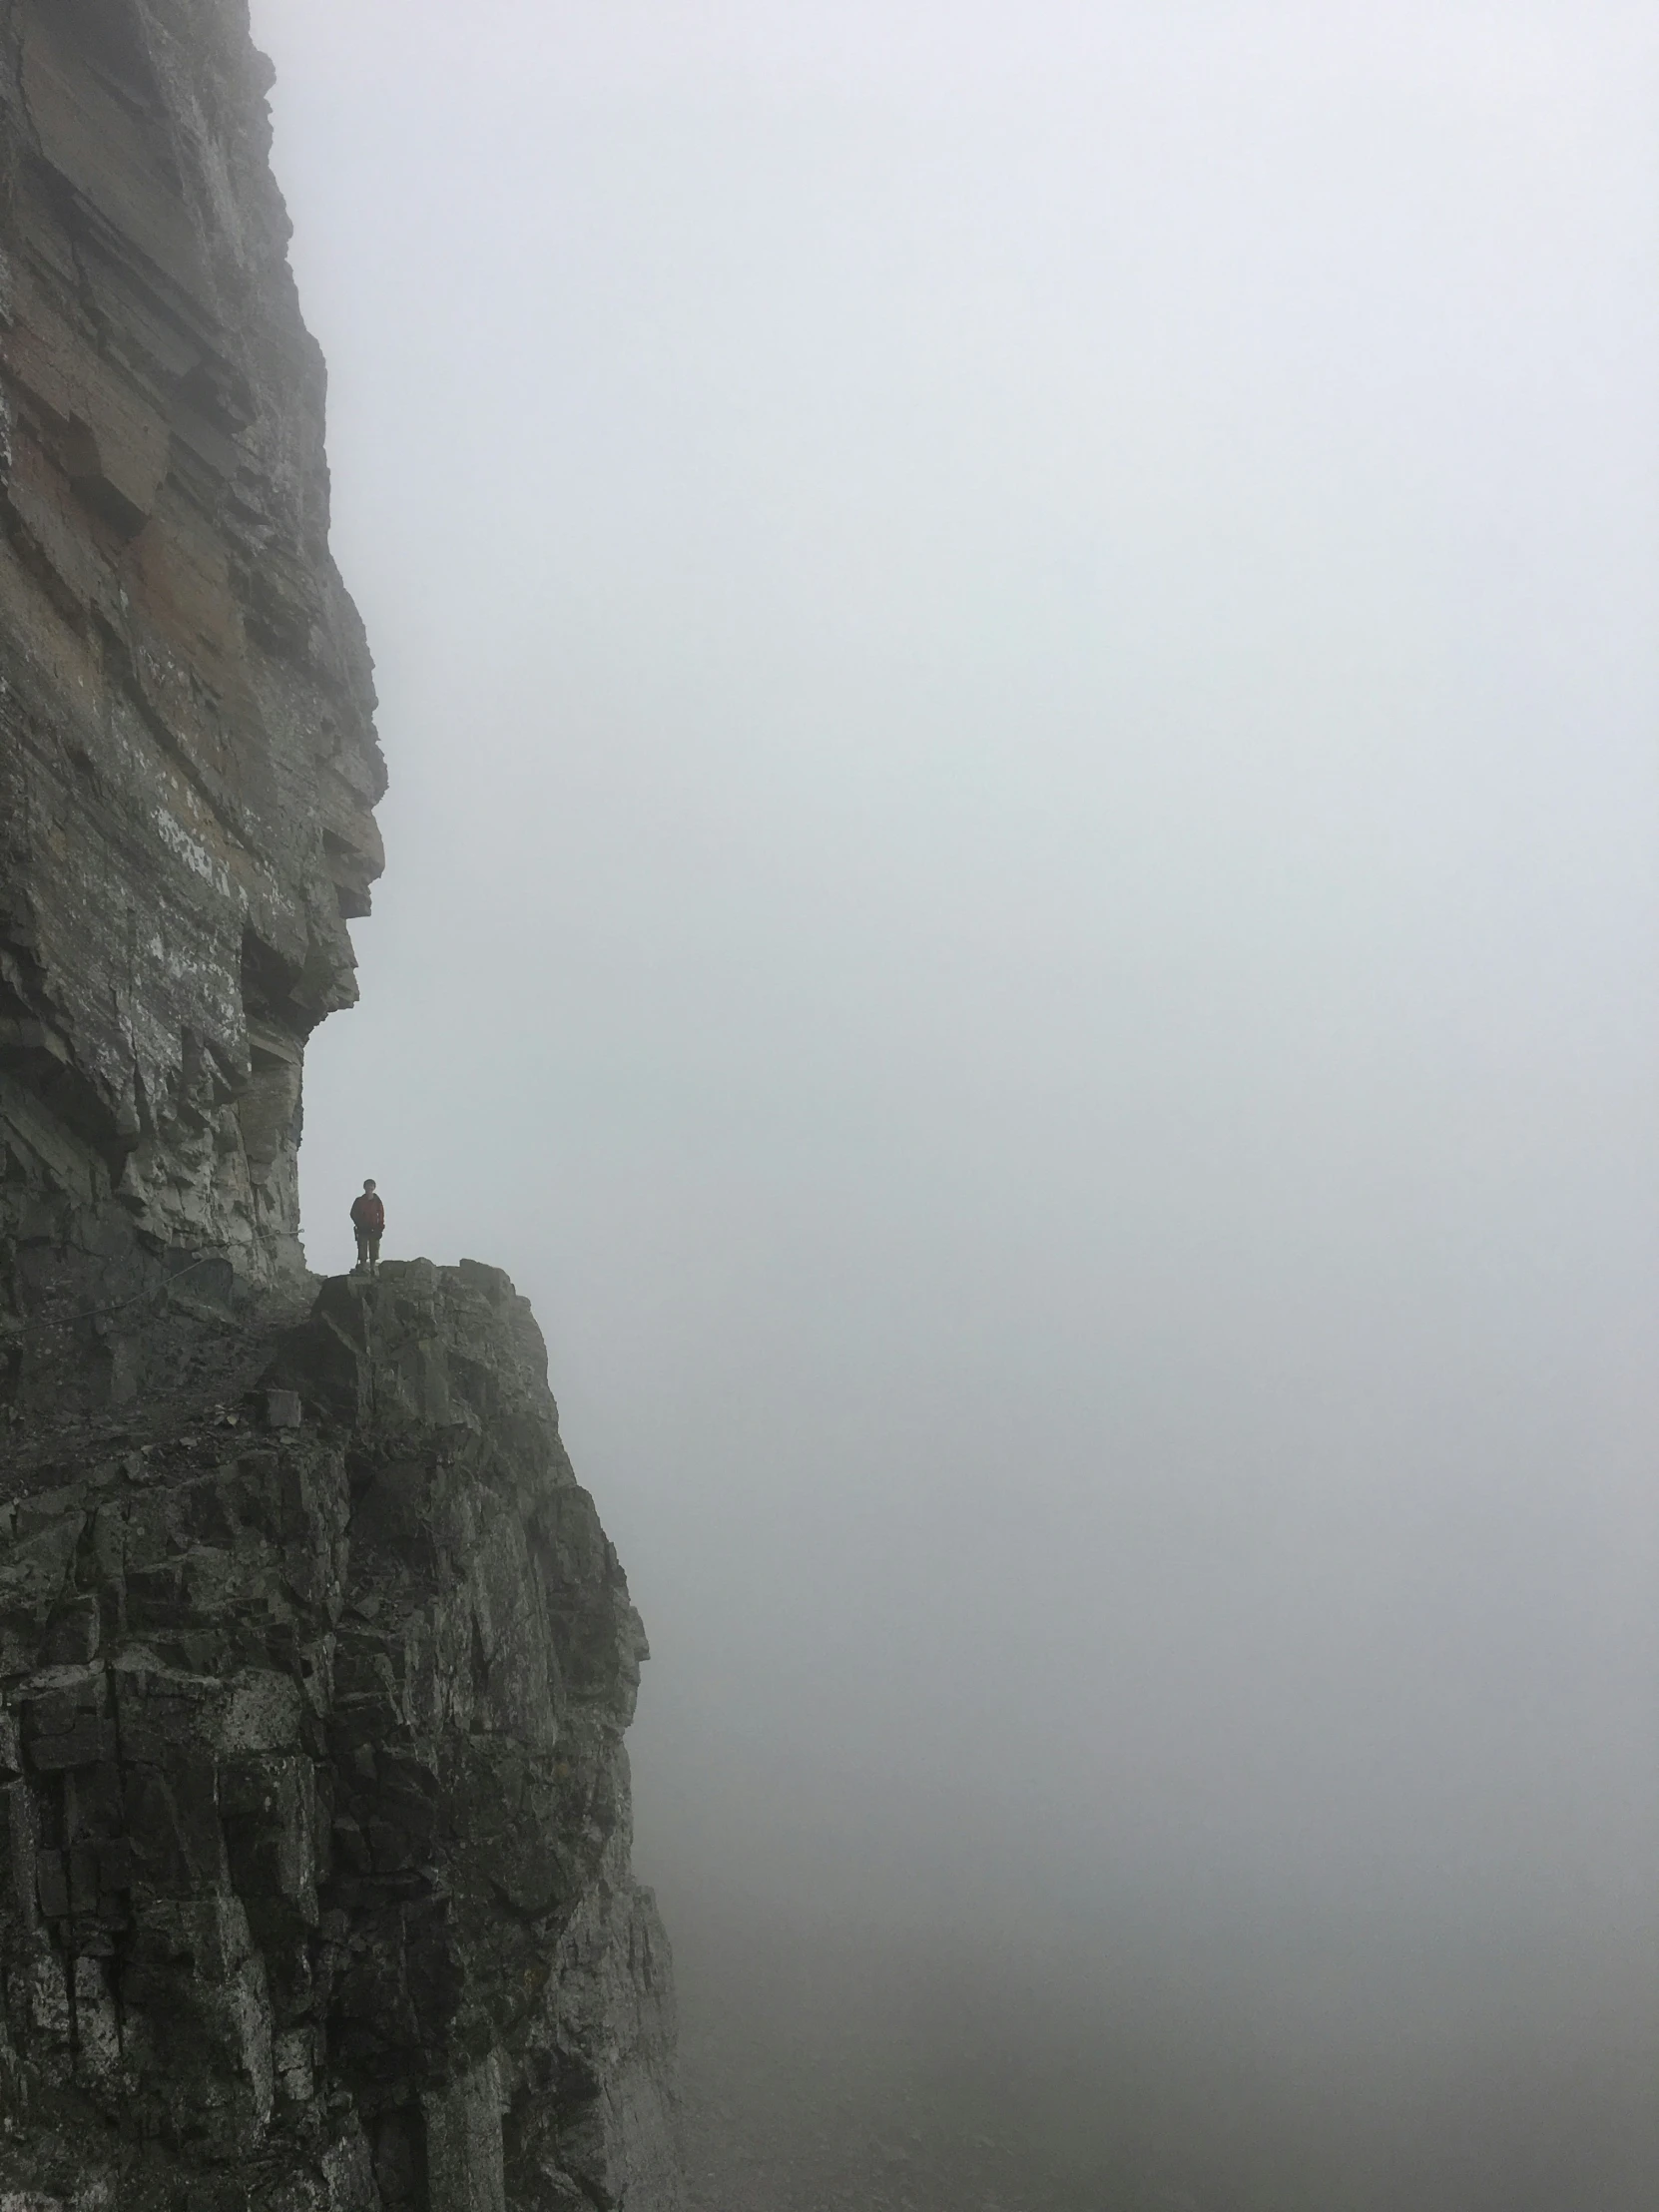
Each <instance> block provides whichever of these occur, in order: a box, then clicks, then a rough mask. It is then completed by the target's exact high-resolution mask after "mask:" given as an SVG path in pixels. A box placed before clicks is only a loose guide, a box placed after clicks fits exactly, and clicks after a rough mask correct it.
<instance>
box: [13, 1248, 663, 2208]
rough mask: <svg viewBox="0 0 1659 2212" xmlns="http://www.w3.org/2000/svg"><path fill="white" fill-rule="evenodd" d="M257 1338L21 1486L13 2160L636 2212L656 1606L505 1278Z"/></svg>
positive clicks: (164, 2203) (423, 1280)
mask: <svg viewBox="0 0 1659 2212" xmlns="http://www.w3.org/2000/svg"><path fill="white" fill-rule="evenodd" d="M269 1349H270V1350H271V1357H270V1358H269V1360H268V1362H267V1365H266V1368H265V1370H264V1372H263V1374H262V1377H261V1386H260V1387H258V1388H256V1389H254V1390H252V1391H251V1392H250V1393H248V1395H247V1396H246V1397H245V1399H244V1400H243V1401H242V1402H243V1404H244V1405H245V1406H246V1407H247V1408H248V1409H249V1417H248V1418H244V1417H243V1416H242V1415H237V1416H234V1417H235V1418H236V1425H235V1426H234V1427H233V1426H231V1425H230V1421H231V1419H232V1417H233V1416H232V1415H231V1414H230V1413H228V1412H226V1411H223V1410H221V1411H219V1412H217V1414H216V1413H215V1412H213V1411H207V1409H205V1408H202V1407H200V1406H198V1407H197V1408H196V1412H197V1417H196V1418H192V1417H191V1412H192V1408H191V1406H190V1404H189V1403H188V1402H187V1403H185V1404H182V1405H181V1406H180V1407H179V1408H178V1409H177V1410H178V1412H179V1413H180V1414H181V1415H182V1416H183V1417H182V1418H180V1419H179V1420H177V1421H176V1422H173V1423H169V1422H168V1421H166V1420H165V1418H164V1419H163V1421H162V1422H161V1434H160V1435H159V1436H157V1435H156V1434H152V1435H151V1437H150V1439H149V1440H148V1441H146V1442H142V1443H137V1444H135V1443H134V1442H132V1441H131V1440H129V1439H127V1438H124V1437H120V1436H111V1435H109V1434H107V1433H102V1434H101V1433H99V1432H97V1431H96V1429H95V1430H93V1431H92V1432H91V1433H89V1434H88V1435H87V1436H85V1437H84V1438H82V1439H81V1440H80V1441H79V1442H78V1443H71V1445H70V1447H69V1448H68V1450H67V1451H66V1452H61V1453H60V1454H59V1455H58V1456H55V1457H48V1456H36V1457H35V1458H34V1459H33V1460H32V1463H29V1464H26V1465H22V1466H20V1467H19V1468H18V1470H17V1472H16V1475H15V1477H14V1479H13V1480H12V1481H11V1483H10V1484H9V1485H8V1487H9V1489H10V1491H11V1495H10V1496H9V1497H8V1499H7V1502H6V1505H5V1512H6V1514H7V1516H8V1518H9V1524H10V1540H9V1542H8V1543H7V1546H6V1549H5V1553H4V1559H3V1563H0V1760H3V1762H4V1772H5V1775H6V1777H7V1781H6V1787H5V1791H4V1805H5V1820H4V1844H5V1867H4V1883H3V1887H0V1973H3V1994H4V2015H5V2025H6V2031H7V2042H6V2047H5V2049H4V2050H3V2052H0V2065H3V2068H4V2088H5V2102H6V2110H7V2113H8V2116H9V2125H8V2130H7V2133H6V2135H5V2136H4V2137H0V2187H5V2188H11V2189H16V2190H23V2191H26V2192H29V2194H28V2195H27V2197H26V2199H25V2201H27V2202H28V2203H29V2204H30V2206H31V2212H33V2208H34V2207H35V2206H37V2205H38V2206H41V2207H45V2206H49V2205H50V2206H57V2205H63V2206H69V2205H75V2206H77V2207H79V2206H82V2205H93V2204H101V2205H109V2206H112V2207H114V2206H120V2207H122V2208H124V2212H125V2208H128V2207H131V2208H132V2212H151V2208H152V2207H154V2208H155V2212H163V2208H170V2212H171V2208H172V2207H175V2206H178V2205H188V2206H189V2207H190V2208H191V2212H232V2208H233V2207H235V2208H238V2212H240V2208H242V2207H244V2206H247V2207H250V2208H253V2212H267V2208H269V2212H278V2208H280V2212H300V2208H301V2207H304V2208H307V2212H309V2208H316V2212H321V2208H322V2207H331V2208H339V2212H345V2208H348V2207H349V2208H351V2212H358V2208H362V2212H368V2208H370V2207H385V2208H387V2212H391V2208H394V2207H397V2208H401V2207H411V2208H419V2212H462V2208H465V2212H474V2208H477V2212H486V2208H502V2212H504V2208H505V2207H507V2206H509V2205H510V2206H514V2207H524V2208H525V2212H532V2208H533V2212H543V2208H546V2212H552V2208H554V2207H577V2206H583V2205H597V2206H610V2205H617V2206H627V2207H631V2208H638V2212H647V2208H651V2212H657V2208H664V2212H666V2208H670V2207H673V2206H675V2205H676V2204H677V2203H678V2201H679V2180H678V2169H677V2158H676V2149H675V2138H674V2099H673V2091H672V2084H671V2063H672V2042H673V1998H672V1989H671V1984H670V1978H669V1962H668V1952H667V1945H666V1941H665V1938H664V1936H663V1934H662V1930H661V1927H660V1924H659V1922H658V1920H657V1915H656V1911H655V1908H654V1906H653V1903H652V1901H651V1898H650V1895H649V1893H648V1892H646V1891H644V1890H642V1889H640V1888H639V1887H638V1886H637V1885H636V1884H635V1883H634V1882H633V1880H632V1878H631V1876H630V1874H629V1870H628V1835H629V1828H628V1818H629V1816H628V1772H627V1761H626V1754H625V1752H624V1749H623V1743H622V1733H623V1730H624V1729H625V1728H626V1726H627V1724H628V1721H629V1719H630V1717H631V1715H632V1710H633V1701H634V1693H635V1690H636V1688H637V1685H638V1680H639V1662H640V1659H641V1658H642V1656H643V1655H644V1648H645V1647H644V1638H643V1636H642V1633H641V1630H640V1624H639V1619H638V1616H637V1615H636V1614H635V1612H634V1609H633V1607H632V1605H631V1604H630V1602H629V1598H628V1590H627V1584H626V1582H625V1580H624V1578H623V1574H622V1570H621V1568H620V1566H619V1565H618V1562H617V1558H616V1554H615V1552H614V1551H613V1549H612V1548H611V1545H610V1544H609V1542H608V1541H607V1539H606V1537H605V1534H604V1531H603V1530H602V1528H601V1527H600V1525H599V1520H598V1516H597V1514H596V1513H595V1511H594V1506H593V1501H592V1499H591V1498H590V1497H589V1496H588V1494H587V1492H586V1491H585V1490H583V1489H582V1488H581V1487H580V1486H579V1485H578V1483H577V1482H576V1479H575V1477H574V1475H573V1473H572V1472H571V1469H570V1465H569V1462H568V1460H567V1458H566V1456H565V1453H564V1449H563V1446H562V1445H561V1443H560V1441H559V1434H558V1426H557V1419H556V1415H555V1412H554V1407H553V1401H552V1398H551V1396H550V1395H549V1393H548V1390H547V1386H546V1381H545V1356H544V1354H543V1350H542V1344H541V1338H540V1335H539V1333H538V1331H537V1329H536V1326H535V1323H534V1321H533V1319H532V1318H531V1315H530V1311H529V1308H528V1306H527V1305H526V1304H525V1302H524V1301H523V1300H522V1299H520V1298H519V1297H518V1296H517V1295H516V1293H515V1292H514V1291H513V1288H512V1286H511V1284H510V1283H509V1282H508V1281H507V1279H506V1277H505V1276H503V1275H500V1274H499V1273H497V1272H496V1271H495V1270H493V1269H490V1268H485V1267H480V1266H477V1265H476V1264H474V1263H470V1262H463V1263H462V1264H461V1266H460V1267H459V1268H455V1269H440V1268H434V1267H432V1266H431V1265H430V1264H429V1263H426V1262H423V1261H412V1262H407V1263H403V1264H401V1265H388V1266H387V1267H386V1268H385V1269H384V1270H383V1271H382V1273H381V1275H380V1276H379V1278H378V1279H377V1280H375V1281H374V1282H372V1283H368V1282H362V1281H358V1280H352V1279H340V1280H336V1281H332V1282H329V1283H326V1284H324V1285H323V1287H322V1290H321V1292H320V1294H319V1296H318V1298H317V1300H316V1304H315V1307H314V1309H313V1311H312V1313H311V1315H310V1317H309V1318H308V1319H307V1320H306V1321H305V1322H304V1323H303V1324H302V1325H301V1326H299V1327H298V1328H296V1329H292V1330H290V1331H288V1332H286V1333H285V1334H284V1335H282V1336H281V1337H280V1338H278V1340H277V1343H276V1345H275V1347H274V1348H269ZM269 1384H276V1385H278V1386H282V1387H287V1388H291V1389H292V1390H294V1391H296V1392H297V1393H298V1395H299V1397H300V1401H301V1404H302V1406H303V1408H304V1418H303V1421H302V1423H301V1425H300V1426H298V1427H297V1428H295V1427H282V1428H278V1429H272V1428H270V1427H267V1426H262V1425H260V1419H259V1409H260V1406H261V1404H262V1401H263V1400H265V1398H266V1386H267V1385H269ZM158 1410H159V1411H160V1412H161V1413H163V1414H164V1415H165V1413H166V1411H167V1408H165V1407H163V1408H159V1409H158ZM204 1411H206V1418H205V1419H204V1418H203V1417H201V1416H202V1414H203V1412H204ZM152 1426H153V1427H154V1426H155V1423H154V1422H153V1423H152ZM181 2192H182V2193H181ZM0 2201H3V2200H0Z"/></svg>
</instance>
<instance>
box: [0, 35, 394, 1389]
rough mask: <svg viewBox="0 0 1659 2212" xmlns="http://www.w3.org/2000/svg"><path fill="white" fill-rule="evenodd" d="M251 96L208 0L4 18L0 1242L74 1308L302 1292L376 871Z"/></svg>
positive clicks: (347, 659) (348, 650) (358, 697)
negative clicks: (195, 1285) (94, 1301)
mask: <svg viewBox="0 0 1659 2212" xmlns="http://www.w3.org/2000/svg"><path fill="white" fill-rule="evenodd" d="M269 81H270V72H269V65H268V64H266V63H265V62H264V61H263V59H262V58H261V57H260V56H258V55H257V54H256V52H255V50H254V48H253V45H252V43H251V41H250V38H249V35H248V28H247V18H246V12H245V10H244V9H242V8H239V7H238V6H236V5H233V4H230V0H224V4H221V0H8V4H7V5H5V6H3V7H0V146H3V167H0V1136H3V1138H4V1141H5V1143H6V1146H7V1149H8V1154H9V1172H8V1175H7V1179H6V1181H5V1184H4V1186H3V1189H4V1193H5V1197H4V1201H3V1204H4V1206H5V1209H6V1212H5V1216H4V1218H3V1219H0V1234H5V1233H6V1232H8V1231H9V1233H10V1235H11V1236H12V1238H14V1239H23V1240H25V1241H27V1242H28V1243H30V1244H31V1245H32V1246H34V1247H37V1248H39V1247H50V1248H51V1255H52V1262H53V1264H52V1265H51V1266H49V1267H48V1268H46V1269H45V1270H44V1273H45V1274H47V1275H50V1276H51V1277H52V1278H53V1280H54V1282H55V1283H56V1285H57V1286H58V1287H60V1288H61V1287H62V1286H63V1285H64V1284H65V1283H66V1281H67V1274H66V1269H65V1266H64V1264H63V1263H64V1262H65V1261H66V1260H68V1259H69V1258H70V1256H72V1255H74V1254H76V1253H84V1252H85V1250H86V1247H87V1245H88V1244H89V1243H90V1244H91V1245H92V1246H93V1247H94V1248H95V1249H94V1251H93V1252H92V1254H91V1255H90V1257H91V1258H92V1259H93V1260H94V1261H95V1262H96V1263H97V1264H98V1271H99V1272H101V1273H103V1274H104V1275H105V1276H106V1277H107V1275H108V1263H109V1262H110V1261H112V1260H115V1259H119V1258H123V1257H126V1258H128V1259H129V1261H130V1263H131V1264H134V1265H137V1264H139V1263H138V1262H137V1261H135V1260H134V1259H133V1256H134V1255H135V1254H142V1253H143V1252H144V1250H145V1249H146V1246H145V1245H144V1244H135V1241H134V1232H135V1231H142V1232H143V1233H144V1234H145V1238H146V1239H147V1240H148V1246H149V1247H150V1248H158V1247H159V1248H163V1249H166V1248H174V1249H185V1250H188V1251H191V1252H194V1251H196V1250H197V1249H200V1248H213V1249H215V1250H217V1251H221V1252H224V1253H226V1254H228V1255H229V1256H230V1257H231V1258H232V1259H233V1261H234V1263H235V1267H236V1270H237V1273H238V1274H239V1276H242V1277H245V1278H248V1279H250V1280H253V1281H258V1282H271V1281H274V1280H276V1279H278V1278H280V1277H281V1276H283V1275H290V1276H291V1275H293V1274H295V1273H296V1272H297V1271H298V1269H299V1266H300V1259H299V1249H298V1243H297V1229H298V1209H297V1195H296V1189H295V1177H294V1153H295V1148H296V1145H297V1140H298V1108H299V1076H300V1060H301V1055H302V1052H303V1047H304V1041H305V1038H306V1036H307V1035H308V1034H309V1032H310V1030H311V1029H312V1028H313V1027H314V1026H315V1024H316V1023H317V1022H318V1021H319V1020H320V1019H321V1018H322V1016H323V1015H324V1014H326V1013H328V1012H329V1011H330V1010H332V1009H333V1008H335V1007H339V1006H343V1005H346V1004H348V1003H349V1002H350V1000H351V999H352V998H353V997H354V995H355V985H354V978H353V972H352V957H351V946H350V940H349V937H348V935H347V931H346V926H345V924H346V917H347V916H350V915H353V914H362V913H366V912H367V910H368V885H369V882H370V879H371V878H372V877H373V876H374V875H376V874H377V873H378V872H379V868H380V846H379V840H378V835H377V832H376V830H375V828H374V823H373V817H372V814H371V812H370V810H371V808H372V806H373V804H374V802H375V800H376V799H377V798H378V797H379V796H380V793H381V791H382V789H383V785H384V776H383V772H382V769H381V764H380V759H379V754H378V751H377V749H376V746H375V742H374V736H373V731H372V727H371V721H370V717H371V713H372V707H373V695H372V689H371V685H370V677H369V662H368V655H367V651H366V648H365V646H364V643H363V639H362V634H361V629H360V626H359V624H358V622H357V618H356V615H355V612H354V610H353V608H352V606H351V603H350V601H349V599H348V598H347V597H346V595H345V592H344V590H343V589H342V587H341V585H340V582H339V578H338V576H337V575H336V573H335V570H334V567H333V563H332V561H331V559H330V557H329V553H328V547H327V530H328V477H327V470H326V467H325V464H324V459H323V444H322V409H323V372H322V362H321V358H320V356H319V354H318V352H317V349H316V346H315V345H314V343H313V342H312V340H311V339H310V337H309V336H308V335H307V334H306V331H305V329H304V326H303V324H302V322H301V320H300V317H299V311H298V306H297V302H296V299H295V296H294V289H293V283H292V279H291V277H290V276H289V273H288V269H287V264H286V259H285V246H286V239H287V228H288V227H287V221H286V217H285V215H284V213H283V210H282V205H281V201H280V198H279V196H278V195H277V189H276V186H275V184H274V183H273V181H272V177H271V172H270V168H269V165H268V151H269V143H270V126H269V118H268V115H267V111H266V106H265V101H264V97H263V96H264V92H265V89H266V87H267V85H268V84H269ZM37 1272H41V1271H38V1270H37ZM82 1272H86V1271H82ZM25 1288H27V1286H26V1287H25ZM13 1351H14V1356H15V1353H16V1347H15V1346H14V1348H13Z"/></svg>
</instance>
